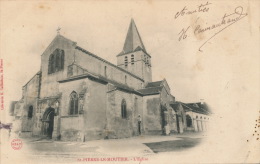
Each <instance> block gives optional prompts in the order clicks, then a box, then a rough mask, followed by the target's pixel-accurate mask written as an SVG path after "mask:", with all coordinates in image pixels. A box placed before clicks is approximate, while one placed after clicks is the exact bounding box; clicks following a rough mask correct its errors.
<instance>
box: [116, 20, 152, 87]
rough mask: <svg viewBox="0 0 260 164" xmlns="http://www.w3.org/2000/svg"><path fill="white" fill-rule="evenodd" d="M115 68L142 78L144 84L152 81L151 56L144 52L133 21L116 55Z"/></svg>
mask: <svg viewBox="0 0 260 164" xmlns="http://www.w3.org/2000/svg"><path fill="white" fill-rule="evenodd" d="M117 66H118V67H120V68H123V69H125V70H127V71H129V72H131V73H133V74H134V75H136V76H138V77H140V78H142V79H143V80H144V82H145V83H147V82H151V81H152V69H151V56H150V55H149V54H148V53H147V52H146V49H145V47H144V44H143V41H142V39H141V37H140V34H139V32H138V30H137V27H136V25H135V22H134V20H133V19H131V22H130V25H129V28H128V32H127V35H126V39H125V44H124V47H123V51H121V53H120V54H118V55H117ZM140 84H141V83H140ZM142 85H143V84H141V85H140V88H141V87H142Z"/></svg>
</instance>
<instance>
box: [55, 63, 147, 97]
mask: <svg viewBox="0 0 260 164" xmlns="http://www.w3.org/2000/svg"><path fill="white" fill-rule="evenodd" d="M75 65H77V64H75ZM77 66H79V65H77ZM79 67H81V66H79ZM84 70H85V71H86V72H85V73H84V74H81V75H76V76H71V77H69V78H66V79H64V80H60V81H58V82H59V83H65V82H69V81H74V80H78V79H84V78H89V79H91V80H95V81H98V82H100V83H103V84H107V83H110V84H113V85H114V86H115V87H116V88H117V89H118V90H123V91H127V92H131V93H135V94H138V95H142V94H141V93H140V92H138V91H136V90H135V89H133V88H131V87H129V86H127V85H125V84H122V83H118V82H116V81H114V80H110V79H107V78H106V77H104V76H100V75H96V74H93V73H90V72H88V71H87V70H86V69H84Z"/></svg>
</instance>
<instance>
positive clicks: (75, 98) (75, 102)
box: [69, 91, 79, 115]
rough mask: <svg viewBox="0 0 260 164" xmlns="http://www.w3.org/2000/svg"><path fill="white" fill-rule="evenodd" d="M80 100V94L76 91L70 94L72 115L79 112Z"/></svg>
mask: <svg viewBox="0 0 260 164" xmlns="http://www.w3.org/2000/svg"><path fill="white" fill-rule="evenodd" d="M78 101H79V98H78V94H77V93H76V92H75V91H73V92H72V93H71V94H70V112H69V114H70V115H75V114H78Z"/></svg>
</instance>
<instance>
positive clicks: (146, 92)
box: [138, 86, 163, 95]
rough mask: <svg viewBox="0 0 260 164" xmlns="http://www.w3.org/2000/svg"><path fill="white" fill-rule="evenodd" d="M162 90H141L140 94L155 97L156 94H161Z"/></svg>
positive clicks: (157, 88)
mask: <svg viewBox="0 0 260 164" xmlns="http://www.w3.org/2000/svg"><path fill="white" fill-rule="evenodd" d="M162 88H163V87H162V86H158V87H151V88H144V89H139V90H138V92H140V93H141V94H143V95H155V94H160V92H161V90H162Z"/></svg>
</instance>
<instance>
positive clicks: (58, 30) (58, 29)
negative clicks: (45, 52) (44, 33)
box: [56, 27, 61, 35]
mask: <svg viewBox="0 0 260 164" xmlns="http://www.w3.org/2000/svg"><path fill="white" fill-rule="evenodd" d="M60 30H61V28H60V27H58V28H57V30H56V31H57V34H58V35H60Z"/></svg>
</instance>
